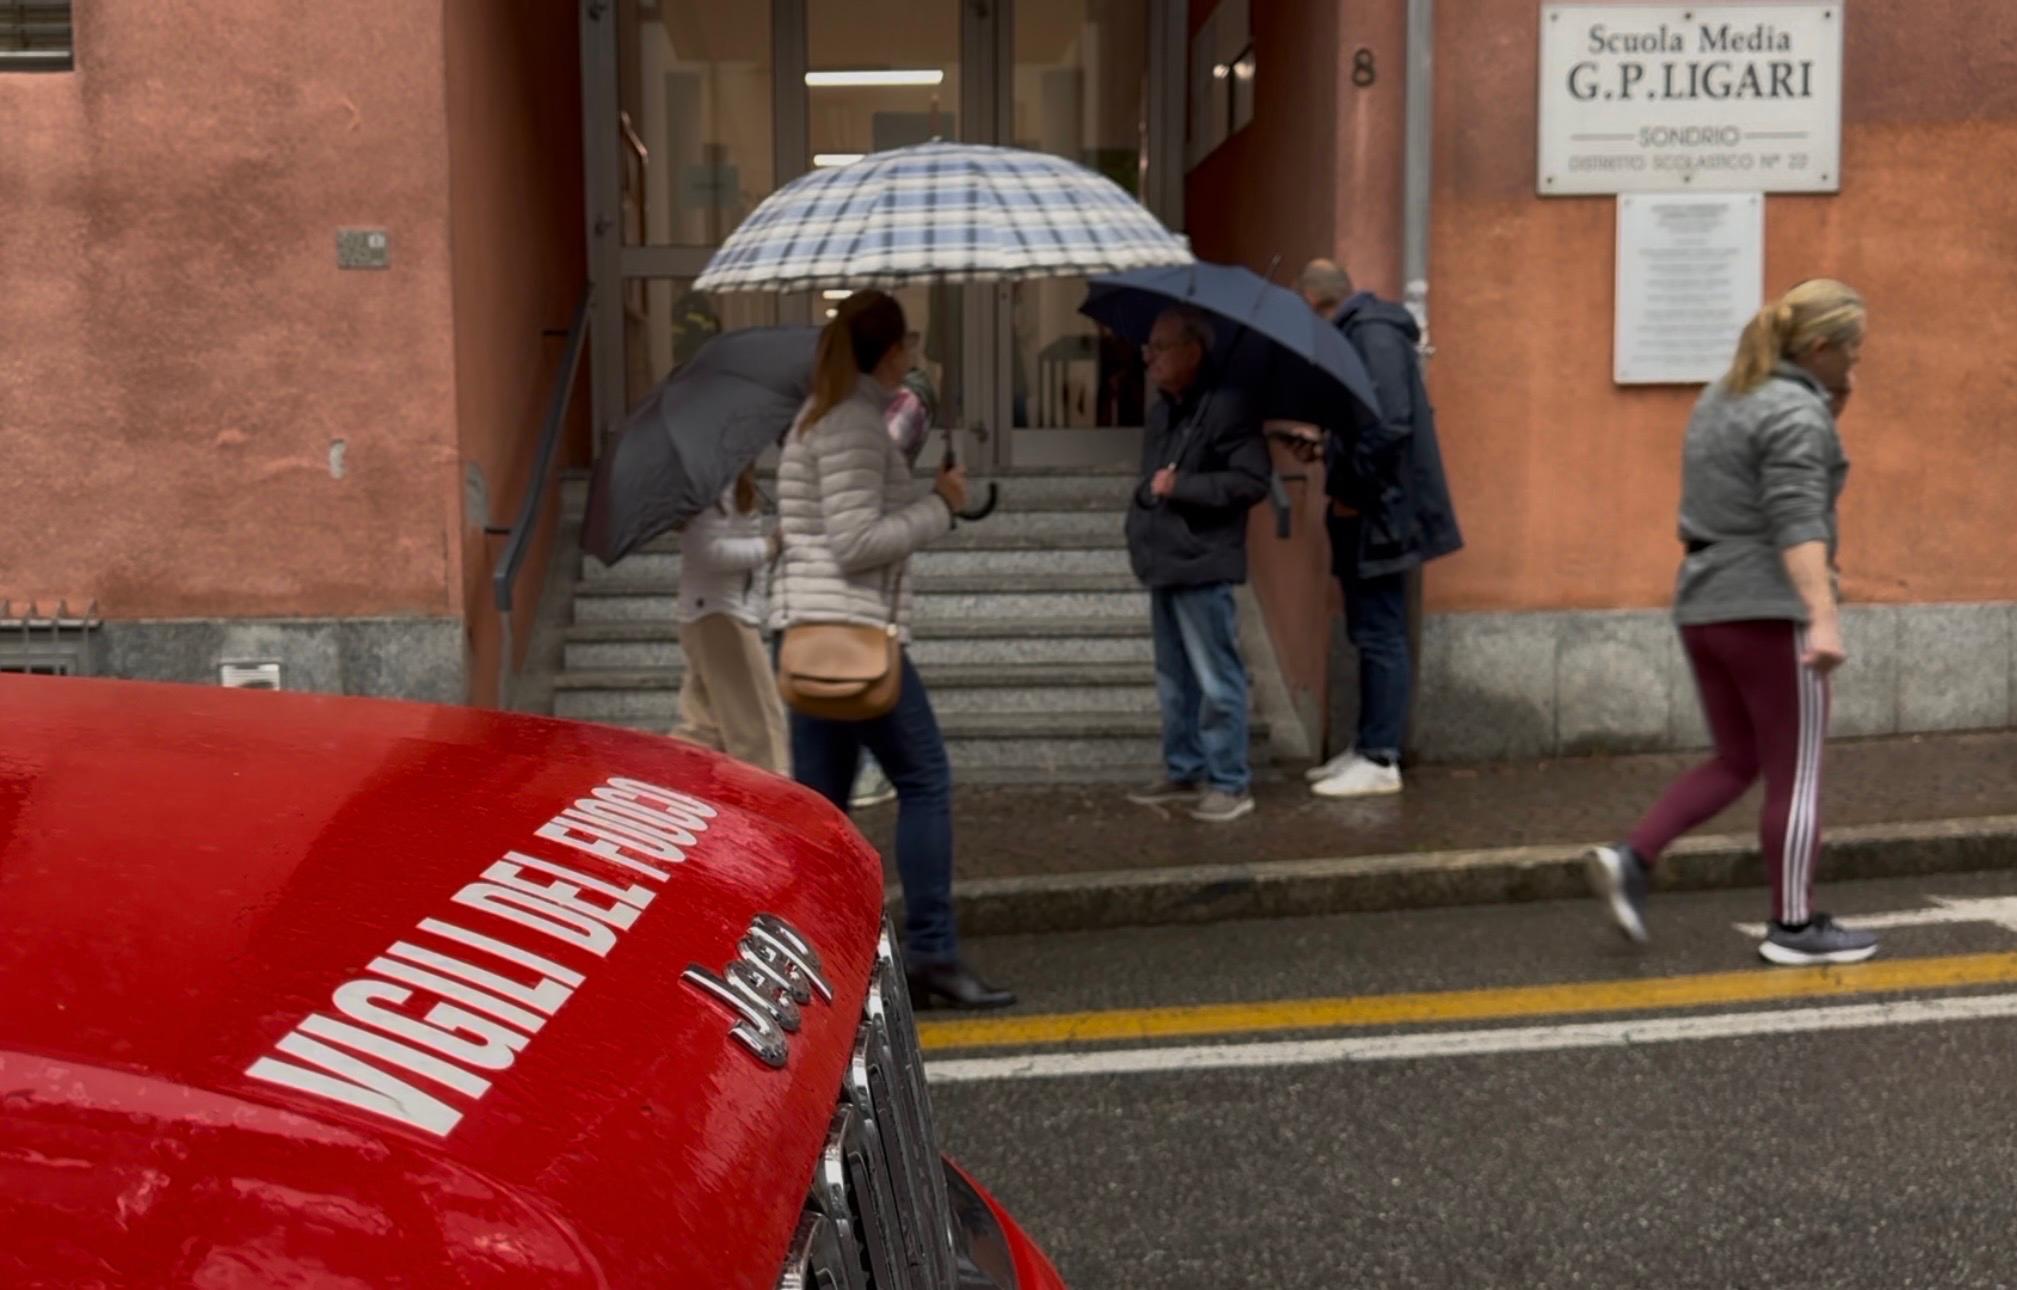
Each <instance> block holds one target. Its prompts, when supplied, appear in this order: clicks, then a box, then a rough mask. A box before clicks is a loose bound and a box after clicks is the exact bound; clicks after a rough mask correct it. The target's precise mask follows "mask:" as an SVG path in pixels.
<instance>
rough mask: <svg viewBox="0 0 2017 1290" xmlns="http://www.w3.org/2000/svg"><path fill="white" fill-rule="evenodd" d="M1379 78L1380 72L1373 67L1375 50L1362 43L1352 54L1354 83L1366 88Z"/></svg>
mask: <svg viewBox="0 0 2017 1290" xmlns="http://www.w3.org/2000/svg"><path fill="white" fill-rule="evenodd" d="M1378 79H1379V72H1378V71H1377V70H1376V69H1375V68H1374V67H1373V51H1372V50H1370V49H1367V48H1366V47H1365V46H1363V45H1361V46H1360V47H1359V50H1358V52H1357V53H1355V54H1353V55H1352V84H1354V85H1356V86H1358V87H1359V88H1360V89H1362V90H1363V89H1365V88H1367V87H1368V86H1370V85H1371V84H1372V83H1373V82H1374V81H1376V80H1378Z"/></svg>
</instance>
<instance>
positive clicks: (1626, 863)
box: [1586, 842, 1646, 945]
mask: <svg viewBox="0 0 2017 1290" xmlns="http://www.w3.org/2000/svg"><path fill="white" fill-rule="evenodd" d="M1586 863H1587V865H1588V866H1589V873H1590V888H1591V890H1593V891H1595V892H1596V893H1597V899H1599V900H1601V901H1604V902H1605V903H1606V904H1607V905H1609V906H1610V910H1611V919H1612V921H1614V922H1615V923H1617V924H1618V930H1619V931H1621V932H1623V933H1624V934H1625V935H1626V937H1627V938H1629V939H1630V940H1632V941H1635V942H1637V943H1638V944H1640V945H1644V944H1645V943H1646V862H1645V861H1644V860H1641V859H1640V858H1639V853H1638V852H1636V851H1634V850H1632V848H1630V847H1628V846H1626V845H1625V844H1624V843H1622V842H1621V843H1619V844H1618V845H1617V846H1614V847H1591V848H1590V854H1589V857H1588V859H1587V861H1586Z"/></svg>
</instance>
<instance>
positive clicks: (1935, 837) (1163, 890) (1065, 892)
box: [887, 816, 2017, 936]
mask: <svg viewBox="0 0 2017 1290" xmlns="http://www.w3.org/2000/svg"><path fill="white" fill-rule="evenodd" d="M1583 854H1584V848H1582V847H1569V846H1545V847H1513V848H1507V849H1503V850H1495V851H1440V852H1424V853H1419V854H1414V855H1386V856H1351V857H1345V858H1340V859H1324V860H1285V861H1270V862H1267V863H1263V864H1241V865H1194V866H1186V867H1183V868H1169V869H1144V870H1134V871H1126V870H1122V871H1114V872H1108V873H1092V874H1060V875H1044V876H1040V877H1030V878H994V879H981V880H977V881H973V882H965V883H960V884H958V885H956V886H955V887H954V889H953V903H954V907H955V909H956V911H957V914H958V917H959V925H960V930H961V931H962V932H963V933H965V934H967V935H969V936H990V935H1007V934H1013V933H1024V932H1067V931H1095V930H1100V929H1104V928H1112V927H1146V926H1156V925H1166V924H1172V923H1212V922H1219V921H1223V920H1227V919H1234V918H1284V917H1295V916H1300V915H1311V914H1356V913H1375V912H1379V911H1382V910H1395V909H1434V908H1441V907H1445V906H1451V905H1485V904H1498V903H1503V902H1508V901H1525V900H1560V899H1567V898H1574V897H1580V896H1585V895H1587V894H1588V892H1589V888H1588V885H1587V883H1586V881H1585V879H1584V876H1583ZM2009 867H2017V816H1991V817H1984V818H1977V819H1961V820H1924V821H1916V822H1912V823H1907V824H1875V825H1862V826H1855V827H1846V828H1839V829H1833V830H1830V832H1829V834H1828V839H1827V850H1826V853H1825V855H1824V856H1823V859H1822V862H1821V877H1822V881H1823V882H1829V881H1842V880H1848V879H1862V878H1906V877H1913V876H1915V875H1920V874H1940V873H1966V872H1972V871H1979V870H1985V869H2002V868H2009ZM1763 884H1764V868H1763V865H1762V863H1761V862H1760V858H1759V853H1758V844H1757V840H1756V838H1752V837H1706V838H1692V839H1688V840H1685V841H1683V842H1682V843H1680V844H1679V845H1678V846H1676V847H1675V849H1674V851H1673V852H1672V853H1671V854H1670V855H1669V856H1668V857H1667V858H1666V860H1665V861H1664V862H1663V863H1662V864H1661V866H1660V870H1659V873H1658V875H1657V878H1656V883H1655V885H1656V887H1657V888H1658V889H1660V890H1669V891H1701V890H1710V889H1718V888H1729V887H1756V886H1762V885H1763ZM887 903H888V906H889V909H890V915H891V917H892V918H893V919H895V920H897V925H898V926H902V900H901V894H900V892H899V891H898V889H896V888H894V887H892V888H891V889H890V891H889V895H888V902H887Z"/></svg>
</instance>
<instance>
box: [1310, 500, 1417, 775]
mask: <svg viewBox="0 0 2017 1290" xmlns="http://www.w3.org/2000/svg"><path fill="white" fill-rule="evenodd" d="M1329 528H1330V535H1331V549H1332V557H1331V568H1332V570H1333V571H1334V572H1335V573H1336V574H1337V578H1338V586H1339V588H1340V589H1341V590H1343V592H1344V593H1345V638H1346V639H1347V640H1349V641H1351V643H1352V648H1353V649H1354V650H1356V651H1358V655H1359V733H1358V739H1357V740H1356V742H1355V744H1354V746H1355V747H1356V748H1357V749H1358V751H1359V753H1360V754H1361V755H1362V756H1366V757H1372V758H1376V759H1379V760H1382V761H1385V762H1388V763H1390V764H1398V763H1399V762H1400V759H1401V741H1402V739H1403V738H1404V737H1405V736H1406V735H1407V725H1408V695H1409V689H1410V687H1412V686H1413V685H1414V673H1413V664H1412V661H1411V660H1410V659H1409V657H1408V575H1407V574H1406V573H1389V574H1383V575H1381V576H1379V577H1377V578H1362V577H1360V576H1359V574H1358V571H1357V569H1356V567H1355V566H1356V565H1357V562H1358V544H1359V534H1358V521H1356V520H1342V519H1339V518H1338V517H1336V516H1333V517H1331V520H1330V524H1329Z"/></svg>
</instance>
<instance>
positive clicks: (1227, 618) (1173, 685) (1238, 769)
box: [1149, 582, 1253, 797]
mask: <svg viewBox="0 0 2017 1290" xmlns="http://www.w3.org/2000/svg"><path fill="white" fill-rule="evenodd" d="M1149 611H1150V616H1151V619H1152V622H1153V625H1154V628H1155V643H1156V698H1157V699H1158V700H1159V701H1160V703H1161V705H1162V710H1163V764H1164V766H1165V768H1166V769H1167V770H1168V772H1169V777H1170V779H1171V780H1172V781H1173V782H1175V783H1178V784H1210V785H1211V786H1212V787H1213V788H1215V789H1218V790H1219V791H1220V792H1224V793H1231V794H1233V795H1234V796H1236V797H1237V796H1244V795H1245V794H1246V791H1247V789H1248V787H1249V786H1250V785H1251V784H1252V782H1253V774H1252V772H1251V770H1250V769H1249V767H1248V764H1247V665H1246V663H1245V662H1244V661H1243V660H1242V659H1241V658H1240V636H1239V609H1238V607H1237V605H1236V603H1235V601H1234V599H1233V588H1232V584H1230V583H1223V582H1222V583H1216V584H1214V585H1212V586H1208V587H1152V588H1150V589H1149Z"/></svg>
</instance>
